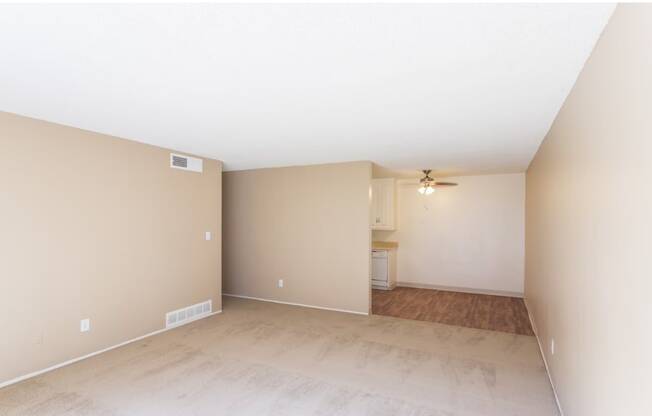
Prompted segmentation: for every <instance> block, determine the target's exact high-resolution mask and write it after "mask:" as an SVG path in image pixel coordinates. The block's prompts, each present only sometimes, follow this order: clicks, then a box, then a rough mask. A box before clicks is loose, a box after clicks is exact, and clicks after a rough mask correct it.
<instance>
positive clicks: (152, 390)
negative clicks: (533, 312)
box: [0, 298, 558, 416]
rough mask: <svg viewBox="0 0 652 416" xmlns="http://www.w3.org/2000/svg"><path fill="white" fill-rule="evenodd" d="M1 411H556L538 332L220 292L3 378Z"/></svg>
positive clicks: (524, 415) (526, 414)
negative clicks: (152, 326)
mask: <svg viewBox="0 0 652 416" xmlns="http://www.w3.org/2000/svg"><path fill="white" fill-rule="evenodd" d="M0 414H1V415H21V416H26V415H57V416H59V415H138V416H144V415H158V416H160V415H229V416H230V415H325V416H326V415H327V416H334V415H374V416H382V415H412V416H417V415H418V416H426V415H439V416H442V415H447V416H452V415H499V416H510V415H515V416H516V415H519V416H536V415H546V416H549V415H557V414H558V413H557V410H556V406H555V403H554V398H553V395H552V391H551V389H550V385H549V383H548V379H547V376H546V373H545V370H544V367H543V363H542V361H541V358H540V355H539V351H538V347H537V344H536V340H535V338H534V337H531V336H523V335H514V334H507V333H501V332H491V331H485V330H477V329H469V328H462V327H455V326H447V325H442V324H436V323H430V322H418V321H409V320H403V319H397V318H389V317H382V316H372V317H365V316H356V315H350V314H344V313H337V312H327V311H320V310H314V309H306V308H300V307H293V306H285V305H277V304H272V303H264V302H257V301H250V300H241V299H235V298H225V302H224V312H223V313H222V314H220V315H216V316H213V317H210V318H207V319H204V320H201V321H197V322H194V323H192V324H190V325H187V326H184V327H181V328H178V329H175V330H173V331H168V332H166V333H163V334H160V335H157V336H154V337H150V338H148V339H145V340H142V341H139V342H136V343H133V344H130V345H127V346H125V347H122V348H119V349H116V350H113V351H110V352H107V353H105V354H101V355H99V356H96V357H93V358H90V359H88V360H84V361H81V362H79V363H76V364H73V365H70V366H68V367H64V368H61V369H59V370H55V371H53V372H50V373H47V374H44V375H42V376H40V377H37V378H33V379H31V380H27V381H25V382H22V383H20V384H16V385H13V386H10V387H7V388H4V389H2V390H0Z"/></svg>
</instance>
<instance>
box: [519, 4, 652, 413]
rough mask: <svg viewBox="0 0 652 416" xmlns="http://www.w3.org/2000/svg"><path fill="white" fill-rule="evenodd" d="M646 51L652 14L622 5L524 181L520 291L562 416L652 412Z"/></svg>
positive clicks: (651, 120) (650, 89) (649, 75)
mask: <svg viewBox="0 0 652 416" xmlns="http://www.w3.org/2000/svg"><path fill="white" fill-rule="evenodd" d="M651 45H652V6H651V5H619V6H618V7H617V9H616V11H615V13H614V15H613V17H612V18H611V21H610V22H609V24H608V25H607V27H606V29H605V32H604V33H603V35H602V38H601V39H600V40H599V42H598V43H597V45H596V47H595V50H594V51H593V54H592V56H591V58H590V59H589V60H588V62H587V64H586V66H585V68H584V70H583V71H582V73H581V74H580V76H579V79H578V81H577V84H576V85H575V87H574V88H573V90H572V92H571V94H570V96H569V97H568V99H567V100H566V103H565V104H564V106H563V108H562V110H561V112H560V113H559V115H558V116H557V119H556V120H555V122H554V124H553V126H552V128H551V130H550V132H549V134H548V136H547V137H546V139H545V141H544V143H543V144H542V146H541V148H540V149H539V152H538V153H537V155H536V157H535V159H534V161H533V162H532V164H531V166H530V168H529V170H528V172H527V185H526V187H527V191H526V194H527V197H526V198H527V208H526V213H527V214H526V217H527V219H526V234H527V236H526V244H527V246H526V281H525V294H526V299H527V303H528V306H529V310H530V313H531V314H532V315H533V317H534V321H535V322H536V327H537V330H538V335H539V337H540V340H541V341H542V344H543V349H544V352H545V356H546V359H547V362H548V364H549V367H550V373H551V376H552V379H553V382H554V385H555V387H556V389H557V393H558V396H559V399H560V402H561V406H562V409H563V411H564V413H565V415H566V416H601V415H604V416H614V415H628V416H635V415H637V416H643V415H651V414H652V382H651V380H652V378H651V374H652V358H651V357H652V354H651V352H652V338H651V334H652V301H651V300H650V299H651V298H650V295H651V294H652V263H651V262H650V257H651V256H650V254H651V252H652V47H651ZM553 338H554V340H555V354H554V355H553V354H552V353H551V341H552V339H553Z"/></svg>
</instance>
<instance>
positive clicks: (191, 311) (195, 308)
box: [165, 300, 213, 328]
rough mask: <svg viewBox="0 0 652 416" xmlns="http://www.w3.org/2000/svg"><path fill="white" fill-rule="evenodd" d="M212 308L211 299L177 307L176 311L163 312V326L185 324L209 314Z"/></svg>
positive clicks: (169, 326) (170, 326)
mask: <svg viewBox="0 0 652 416" xmlns="http://www.w3.org/2000/svg"><path fill="white" fill-rule="evenodd" d="M212 310H213V303H212V301H210V300H207V301H206V302H202V303H197V304H195V305H192V306H187V307H185V308H181V309H177V310H176V311H172V312H168V313H166V314H165V327H166V328H172V327H175V326H179V325H183V324H187V323H188V322H192V321H194V320H197V319H200V318H203V317H205V316H208V315H210V314H211V311H212Z"/></svg>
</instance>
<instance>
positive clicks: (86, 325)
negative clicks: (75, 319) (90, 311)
mask: <svg viewBox="0 0 652 416" xmlns="http://www.w3.org/2000/svg"><path fill="white" fill-rule="evenodd" d="M90 330H91V320H90V319H88V318H86V319H82V320H81V322H80V323H79V332H88V331H90Z"/></svg>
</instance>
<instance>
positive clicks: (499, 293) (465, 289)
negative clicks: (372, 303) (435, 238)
mask: <svg viewBox="0 0 652 416" xmlns="http://www.w3.org/2000/svg"><path fill="white" fill-rule="evenodd" d="M396 286H398V287H412V288H416V289H432V290H443V291H446V292H462V293H472V294H476V295H491V296H507V297H511V298H524V294H523V292H511V291H508V290H490V289H476V288H471V287H459V286H445V285H431V284H427V283H415V282H402V281H400V280H399V281H398V282H396Z"/></svg>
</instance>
